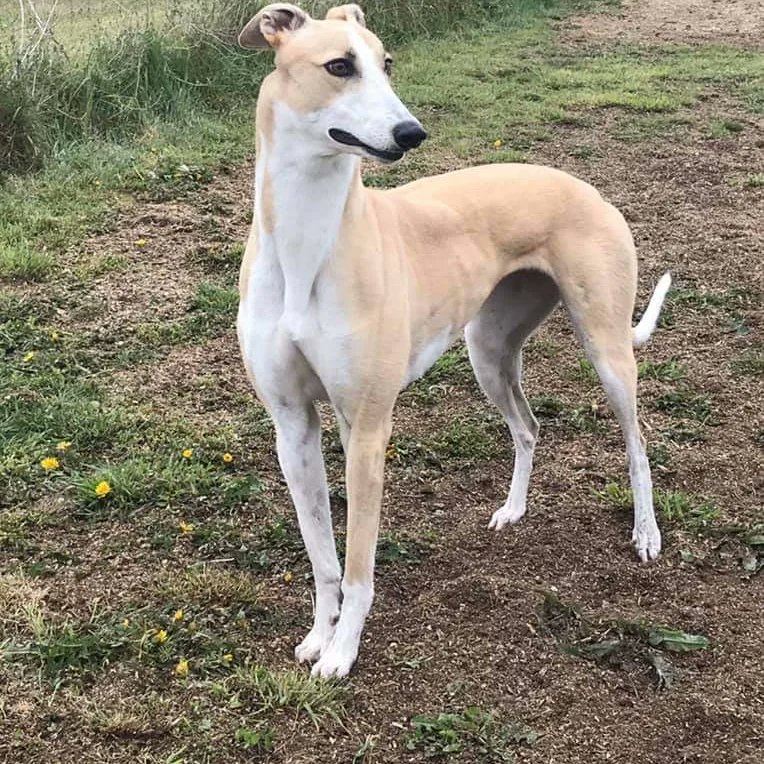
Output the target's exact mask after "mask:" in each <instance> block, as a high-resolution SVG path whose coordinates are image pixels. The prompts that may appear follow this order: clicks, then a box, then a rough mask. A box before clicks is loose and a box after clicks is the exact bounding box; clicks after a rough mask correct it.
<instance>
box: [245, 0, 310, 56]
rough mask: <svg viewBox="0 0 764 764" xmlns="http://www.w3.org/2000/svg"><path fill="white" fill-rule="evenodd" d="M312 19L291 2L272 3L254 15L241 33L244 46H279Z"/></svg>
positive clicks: (260, 47) (258, 47) (259, 47)
mask: <svg viewBox="0 0 764 764" xmlns="http://www.w3.org/2000/svg"><path fill="white" fill-rule="evenodd" d="M308 21H310V16H309V15H308V14H307V13H305V11H303V10H302V9H301V8H298V7H297V6H296V5H292V4H291V3H271V4H270V5H266V6H265V8H263V9H262V10H261V11H259V12H258V13H257V14H256V15H255V16H253V17H252V18H251V19H250V20H249V23H248V24H247V25H246V26H245V27H244V29H242V30H241V33H240V34H239V45H241V47H242V48H256V49H260V50H262V49H263V48H278V46H279V45H280V44H281V43H282V42H283V41H284V39H285V38H286V37H288V36H289V35H291V34H292V33H294V32H296V31H297V30H298V29H299V28H300V27H302V26H304V25H305V24H306V23H307V22H308Z"/></svg>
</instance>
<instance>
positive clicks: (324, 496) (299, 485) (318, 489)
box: [271, 401, 340, 661]
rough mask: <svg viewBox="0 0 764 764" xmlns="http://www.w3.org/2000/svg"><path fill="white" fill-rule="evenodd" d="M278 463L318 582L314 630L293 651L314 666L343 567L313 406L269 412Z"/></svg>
mask: <svg viewBox="0 0 764 764" xmlns="http://www.w3.org/2000/svg"><path fill="white" fill-rule="evenodd" d="M271 413H272V415H273V420H274V423H275V426H276V446H277V449H278V455H279V463H280V464H281V470H282V472H283V473H284V477H285V478H286V481H287V485H288V486H289V492H290V494H291V495H292V501H293V502H294V506H295V509H296V510H297V520H298V522H299V524H300V531H301V533H302V538H303V541H304V542H305V548H306V549H307V551H308V557H310V563H311V566H312V568H313V579H314V581H315V583H316V606H315V617H314V621H313V628H312V629H311V630H310V631H309V632H308V634H307V636H306V637H305V639H303V641H302V642H301V643H300V644H299V645H297V647H296V648H295V656H296V658H297V660H299V661H315V660H317V659H318V657H319V655H321V653H322V652H323V651H324V650H325V649H326V648H327V646H328V645H329V643H330V641H331V638H332V635H333V633H334V625H335V623H336V621H337V616H338V614H339V596H340V564H339V560H338V559H337V550H336V547H335V544H334V534H333V532H332V520H331V514H330V510H329V490H328V488H327V483H326V470H325V468H324V459H323V456H322V454H321V422H320V420H319V417H318V414H317V413H316V409H315V406H314V405H313V403H312V402H309V401H291V402H290V404H289V405H287V406H283V407H280V408H274V409H272V410H271Z"/></svg>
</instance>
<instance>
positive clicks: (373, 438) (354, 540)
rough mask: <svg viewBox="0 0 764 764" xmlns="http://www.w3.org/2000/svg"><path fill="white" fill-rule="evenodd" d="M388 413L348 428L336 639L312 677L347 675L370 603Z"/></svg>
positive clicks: (389, 413) (359, 420) (388, 428)
mask: <svg viewBox="0 0 764 764" xmlns="http://www.w3.org/2000/svg"><path fill="white" fill-rule="evenodd" d="M391 416H392V411H386V412H385V413H384V414H383V415H381V416H380V415H379V414H378V412H375V414H374V415H365V416H362V417H357V418H356V419H355V420H354V421H353V423H352V425H351V430H350V437H349V443H348V451H347V465H346V482H347V494H348V520H347V546H346V554H345V575H344V577H343V579H342V609H341V611H340V619H339V621H338V623H337V628H336V630H335V632H334V637H333V638H332V641H331V643H330V644H329V647H328V648H327V650H326V651H325V652H324V653H322V655H321V659H320V660H319V661H318V663H316V665H315V666H314V667H313V674H314V675H316V676H323V677H330V676H345V675H346V674H347V673H348V672H349V671H350V669H351V668H352V666H353V664H354V663H355V659H356V656H357V655H358V646H359V643H360V641H361V632H362V631H363V625H364V622H365V620H366V616H367V615H368V613H369V610H370V608H371V603H372V600H373V599H374V557H375V553H376V549H377V535H378V532H379V515H380V508H381V504H382V485H383V477H384V468H385V451H386V449H387V444H388V441H389V440H390V431H391V426H392V425H391Z"/></svg>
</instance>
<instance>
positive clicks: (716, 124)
mask: <svg viewBox="0 0 764 764" xmlns="http://www.w3.org/2000/svg"><path fill="white" fill-rule="evenodd" d="M742 130H743V125H741V124H740V122H737V121H735V120H732V119H714V120H712V121H711V124H710V125H709V127H708V137H709V138H712V139H717V138H729V137H730V136H731V135H735V134H737V133H739V132H741V131H742Z"/></svg>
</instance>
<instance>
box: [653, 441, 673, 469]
mask: <svg viewBox="0 0 764 764" xmlns="http://www.w3.org/2000/svg"><path fill="white" fill-rule="evenodd" d="M647 458H648V459H649V460H650V464H651V465H652V466H653V467H666V466H667V465H668V463H669V461H670V457H669V453H668V449H667V448H666V446H665V445H664V444H663V443H654V444H649V445H648V446H647Z"/></svg>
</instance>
